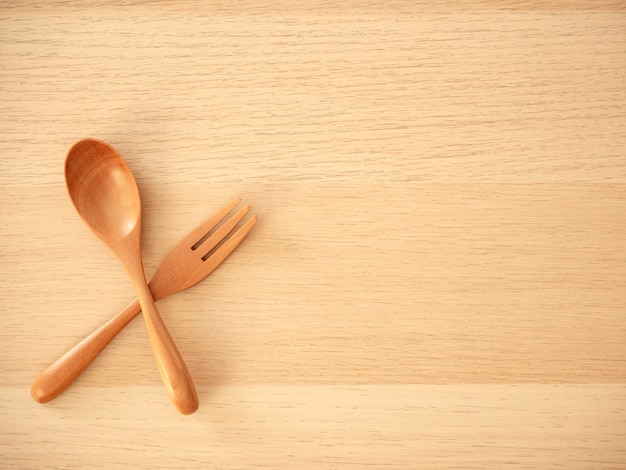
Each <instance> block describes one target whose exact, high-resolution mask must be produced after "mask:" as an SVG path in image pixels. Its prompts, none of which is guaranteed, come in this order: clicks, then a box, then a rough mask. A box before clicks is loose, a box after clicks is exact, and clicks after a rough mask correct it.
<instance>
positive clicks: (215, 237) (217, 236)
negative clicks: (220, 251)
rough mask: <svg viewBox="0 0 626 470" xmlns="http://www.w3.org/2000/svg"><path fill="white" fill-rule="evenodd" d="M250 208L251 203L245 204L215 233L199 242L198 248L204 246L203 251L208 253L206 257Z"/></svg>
mask: <svg viewBox="0 0 626 470" xmlns="http://www.w3.org/2000/svg"><path fill="white" fill-rule="evenodd" d="M249 210H250V206H249V205H248V206H245V207H244V208H242V209H241V210H239V212H237V213H236V214H235V215H233V216H232V217H231V218H230V219H228V220H227V221H226V222H224V224H223V225H222V226H221V227H220V228H218V229H217V230H216V231H215V233H213V234H212V235H211V236H210V237H208V238H207V239H206V240H204V241H202V242H201V243H199V244H198V246H197V248H196V249H198V248H200V247H202V251H204V252H205V253H206V254H205V255H204V257H205V258H206V255H207V254H209V252H210V251H211V250H212V249H213V248H215V247H216V246H217V244H218V243H219V242H220V241H222V239H223V238H224V237H225V236H226V235H228V234H229V233H230V231H231V230H232V229H233V228H235V225H237V224H238V223H239V221H240V220H241V219H243V216H244V215H246V214H247V213H248V211H249Z"/></svg>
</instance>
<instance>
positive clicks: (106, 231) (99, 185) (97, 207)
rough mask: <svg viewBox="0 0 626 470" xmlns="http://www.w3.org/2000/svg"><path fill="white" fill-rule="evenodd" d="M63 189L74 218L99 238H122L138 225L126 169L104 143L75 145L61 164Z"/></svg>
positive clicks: (136, 202)
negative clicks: (62, 164)
mask: <svg viewBox="0 0 626 470" xmlns="http://www.w3.org/2000/svg"><path fill="white" fill-rule="evenodd" d="M65 176H66V181H67V189H68V192H69V195H70V198H71V200H72V202H73V203H74V206H75V207H76V210H77V212H78V214H79V215H80V216H81V217H82V218H83V220H84V221H85V223H86V224H87V225H88V226H89V227H90V228H91V229H92V230H93V231H94V232H95V233H96V235H98V237H99V238H101V239H102V238H108V239H110V238H111V237H113V238H122V237H125V236H126V235H128V234H130V233H131V232H132V230H133V229H134V228H135V227H136V226H138V225H139V224H140V223H141V199H140V197H139V190H138V189H137V184H136V182H135V178H134V177H133V174H132V172H131V171H130V168H129V167H128V165H127V164H126V162H125V161H124V160H123V159H122V157H121V156H119V155H118V154H117V152H116V151H115V150H114V149H113V148H112V147H110V146H109V145H107V144H106V143H104V142H99V141H96V140H94V139H85V140H81V141H80V142H78V143H77V144H76V145H74V147H72V149H71V150H70V153H69V154H68V158H67V159H66V160H65Z"/></svg>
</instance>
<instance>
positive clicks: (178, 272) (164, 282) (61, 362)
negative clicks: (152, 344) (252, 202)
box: [30, 199, 257, 403]
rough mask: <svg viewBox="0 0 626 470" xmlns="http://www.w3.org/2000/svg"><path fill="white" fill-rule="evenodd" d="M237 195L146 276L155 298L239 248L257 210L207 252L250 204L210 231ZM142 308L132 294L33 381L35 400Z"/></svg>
mask: <svg viewBox="0 0 626 470" xmlns="http://www.w3.org/2000/svg"><path fill="white" fill-rule="evenodd" d="M240 201H241V199H235V200H234V201H232V202H231V203H229V204H228V205H226V206H225V207H223V208H222V209H221V210H220V211H218V212H217V213H216V214H214V215H213V216H211V217H210V218H208V219H207V220H205V221H204V222H203V223H202V224H200V226H198V227H197V228H196V229H195V230H193V231H192V232H191V233H189V234H188V235H187V236H186V237H185V238H183V239H182V240H181V241H180V242H179V243H178V244H177V245H176V246H175V247H174V248H172V250H171V251H170V252H169V253H168V254H167V255H166V256H165V259H164V260H163V261H162V262H161V265H160V266H159V267H158V268H157V271H156V273H155V274H154V276H153V277H152V280H151V281H150V291H151V292H152V297H153V298H154V300H155V301H156V300H159V299H162V298H164V297H167V296H168V295H172V294H175V293H176V292H180V291H181V290H184V289H187V288H189V287H191V286H193V285H195V284H197V283H198V282H200V281H201V280H202V279H204V278H205V277H207V276H208V275H209V274H211V273H212V272H213V271H214V270H215V269H216V268H217V267H218V266H219V265H220V264H221V263H222V261H224V260H225V259H226V258H227V257H228V255H230V254H231V253H232V252H233V250H234V249H235V248H237V246H238V245H239V243H241V241H242V240H243V239H244V238H245V237H246V235H247V234H248V232H250V230H251V229H252V227H253V226H254V224H255V223H256V221H257V216H256V215H255V216H253V217H252V218H250V219H249V220H247V221H246V222H245V223H244V224H243V225H242V226H241V227H240V228H239V229H238V230H237V231H236V232H235V233H234V234H233V235H232V236H231V237H229V238H227V239H226V240H225V241H224V242H223V243H222V244H221V245H220V246H219V247H218V248H217V249H216V250H215V251H214V252H213V253H211V250H213V248H215V247H216V246H217V245H218V244H219V243H220V242H222V240H224V239H225V237H226V235H228V234H229V233H230V232H231V231H232V230H233V228H234V227H235V226H236V225H237V224H238V223H239V222H240V221H241V220H242V219H243V217H244V216H245V215H246V213H247V212H248V211H249V210H250V206H245V207H244V208H242V209H241V210H239V211H238V212H237V213H236V214H235V215H233V216H232V217H231V218H230V219H228V220H227V221H226V222H224V224H223V225H221V226H220V227H219V228H218V229H217V230H215V232H214V233H212V234H211V235H209V232H210V231H211V229H213V228H214V227H215V226H216V225H217V223H218V222H219V221H220V220H222V219H223V218H224V217H225V216H226V215H227V214H228V213H229V212H230V211H231V210H232V209H233V208H234V207H235V206H236V205H237V204H239V202H240ZM140 312H141V308H140V307H139V301H138V300H137V299H135V300H133V301H132V302H131V303H130V305H128V307H126V308H125V309H124V310H122V311H121V312H120V313H118V314H117V315H116V316H115V317H113V318H112V319H111V320H109V321H108V322H107V323H105V324H104V325H102V326H101V327H100V328H98V329H97V330H96V331H94V332H93V333H92V334H90V335H89V336H87V337H86V338H85V339H84V340H82V341H81V342H80V343H78V344H77V345H76V346H74V347H73V348H72V349H70V350H69V351H68V352H66V353H65V354H64V355H63V356H61V357H60V358H59V359H57V360H56V361H55V362H53V363H52V364H51V365H50V366H48V368H47V369H46V370H44V371H43V372H42V373H41V374H39V376H38V377H37V378H36V379H35V381H34V382H33V385H32V386H31V389H30V393H31V395H32V397H33V398H34V399H35V400H36V401H38V402H39V403H45V402H47V401H50V400H52V399H53V398H55V397H56V396H57V395H59V394H60V393H61V392H62V391H63V390H65V389H66V388H67V387H68V386H69V385H70V384H71V383H72V382H73V381H74V380H75V379H76V378H77V377H78V376H79V375H80V374H81V372H82V371H83V370H85V369H86V368H87V366H89V364H91V363H92V362H93V360H94V359H95V358H96V357H97V356H98V354H100V352H101V351H102V350H103V349H104V348H105V347H107V345H108V344H109V343H110V342H111V341H112V340H113V338H115V337H116V336H117V335H118V334H119V333H120V332H121V331H122V330H123V329H124V327H125V326H126V325H128V323H130V321H131V320H132V319H133V318H135V317H136V316H137V315H138V314H139V313H140Z"/></svg>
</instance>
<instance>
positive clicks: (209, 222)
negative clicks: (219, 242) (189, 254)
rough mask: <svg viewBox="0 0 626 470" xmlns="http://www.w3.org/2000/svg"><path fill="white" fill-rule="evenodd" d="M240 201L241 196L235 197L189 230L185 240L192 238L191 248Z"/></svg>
mask: <svg viewBox="0 0 626 470" xmlns="http://www.w3.org/2000/svg"><path fill="white" fill-rule="evenodd" d="M240 202H241V198H236V199H234V200H232V201H231V202H229V203H228V204H226V205H225V206H224V207H222V208H221V209H220V210H219V211H217V212H216V213H215V214H213V215H212V216H211V217H209V218H208V219H206V220H205V221H204V222H202V223H201V224H200V225H199V226H198V227H197V228H196V229H194V231H193V232H191V233H190V234H189V235H187V237H185V239H186V240H192V241H193V243H194V245H193V246H192V247H191V249H192V250H195V249H196V248H198V247H199V246H200V244H201V242H202V241H203V240H202V239H203V238H204V236H205V235H206V234H207V233H209V231H210V230H211V229H212V228H213V227H215V225H217V223H218V222H219V221H220V220H222V219H223V218H224V217H225V216H226V214H228V213H229V212H230V211H231V210H233V208H234V207H235V206H236V205H237V204H239V203H240Z"/></svg>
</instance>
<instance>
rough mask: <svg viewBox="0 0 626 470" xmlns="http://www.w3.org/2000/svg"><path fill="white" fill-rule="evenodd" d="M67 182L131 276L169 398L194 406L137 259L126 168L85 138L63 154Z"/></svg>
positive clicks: (133, 191)
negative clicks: (64, 156) (64, 155)
mask: <svg viewBox="0 0 626 470" xmlns="http://www.w3.org/2000/svg"><path fill="white" fill-rule="evenodd" d="M65 182H66V184H67V190H68V192H69V195H70V198H71V199H72V203H73V204H74V207H75V208H76V211H77V212H78V214H79V215H80V216H81V218H82V219H83V221H84V222H85V223H86V224H87V225H88V226H89V228H90V229H91V230H92V231H93V232H94V233H95V234H96V235H97V236H98V238H100V239H101V240H102V241H103V242H104V243H105V244H107V245H108V246H109V248H110V249H111V250H112V251H113V252H114V253H115V255H116V256H117V257H118V258H119V260H120V262H121V263H122V265H123V266H124V268H125V269H126V271H127V273H128V275H129V277H130V280H131V282H132V284H133V288H134V289H135V293H136V294H137V299H138V300H139V305H140V306H141V311H142V312H143V318H144V320H145V322H146V327H147V329H148V335H149V337H150V343H151V344H152V351H153V353H154V357H155V358H156V362H157V365H158V368H159V372H160V373H161V378H162V379H163V382H164V383H165V387H166V389H167V393H168V394H169V396H170V399H171V400H172V402H173V403H174V405H175V406H176V408H178V410H179V411H180V412H181V413H183V414H191V413H193V412H195V411H196V410H197V409H198V394H197V393H196V389H195V387H194V384H193V381H192V379H191V376H190V375H189V371H188V370H187V366H186V365H185V362H184V361H183V358H182V356H181V355H180V353H179V352H178V348H177V347H176V344H175V343H174V340H173V339H172V337H171V335H170V334H169V332H168V331H167V328H166V326H165V323H164V322H163V319H162V318H161V315H160V314H159V311H158V310H157V307H156V305H155V304H154V300H153V298H152V294H151V293H150V289H149V287H148V283H147V282H146V276H145V273H144V270H143V262H142V259H141V200H140V198H139V190H138V189H137V184H136V182H135V178H134V177H133V174H132V173H131V171H130V168H128V165H127V164H126V162H125V161H124V159H123V158H122V157H121V156H120V155H119V154H118V153H117V152H116V151H115V149H113V148H112V147H111V146H110V145H108V144H106V143H105V142H101V141H99V140H95V139H85V140H81V141H79V142H77V143H76V144H75V145H74V146H73V147H72V148H71V149H70V151H69V153H68V155H67V158H66V160H65Z"/></svg>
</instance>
